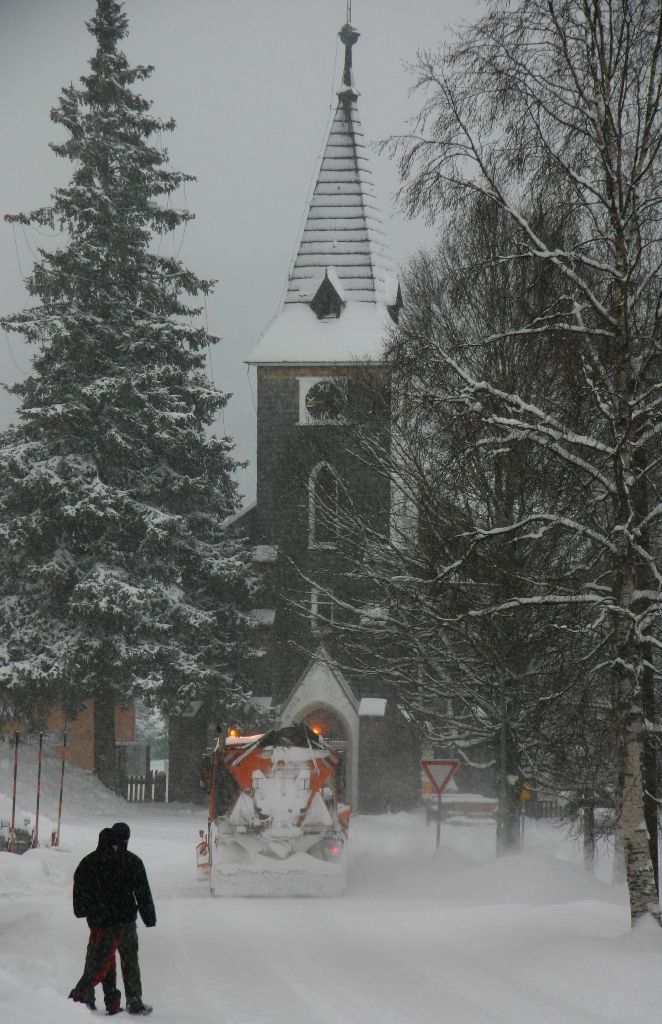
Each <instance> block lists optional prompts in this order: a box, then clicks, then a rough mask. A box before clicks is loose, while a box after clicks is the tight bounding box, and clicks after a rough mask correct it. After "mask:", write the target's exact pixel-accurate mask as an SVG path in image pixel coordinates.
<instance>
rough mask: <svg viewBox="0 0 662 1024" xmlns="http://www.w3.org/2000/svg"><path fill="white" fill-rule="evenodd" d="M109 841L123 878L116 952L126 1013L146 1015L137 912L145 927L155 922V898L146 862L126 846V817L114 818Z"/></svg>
mask: <svg viewBox="0 0 662 1024" xmlns="http://www.w3.org/2000/svg"><path fill="white" fill-rule="evenodd" d="M110 832H111V842H112V844H113V847H114V848H115V849H116V851H117V857H118V859H119V862H120V866H121V872H120V874H121V878H122V892H123V897H122V911H121V916H122V934H121V935H120V937H119V942H118V947H117V949H118V952H119V955H120V963H121V965H122V980H123V982H124V994H125V996H126V1009H127V1012H128V1013H135V1014H141V1015H142V1016H146V1015H147V1014H149V1013H151V1012H152V1007H151V1006H148V1005H147V1004H146V1003H144V1002H143V998H142V979H141V977H140V964H139V961H138V930H137V927H136V920H137V917H138V914H140V917H141V918H142V921H143V924H144V925H145V927H146V928H153V927H154V925H155V924H156V911H155V909H154V900H153V899H152V893H151V890H150V887H149V882H148V881H147V872H146V871H145V865H144V864H143V862H142V860H141V859H140V857H137V856H136V854H135V853H131V851H130V850H128V849H127V847H128V843H129V838H130V836H131V829H130V828H129V826H128V825H127V824H126V822H125V821H116V822H115V824H114V825H113V826H112V828H111V830H110Z"/></svg>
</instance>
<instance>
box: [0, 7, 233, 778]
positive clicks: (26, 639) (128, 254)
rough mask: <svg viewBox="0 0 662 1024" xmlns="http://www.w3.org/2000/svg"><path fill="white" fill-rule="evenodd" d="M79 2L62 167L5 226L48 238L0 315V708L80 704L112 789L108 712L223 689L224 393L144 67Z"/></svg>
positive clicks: (228, 609)
mask: <svg viewBox="0 0 662 1024" xmlns="http://www.w3.org/2000/svg"><path fill="white" fill-rule="evenodd" d="M122 7H123V5H122V4H121V3H119V2H117V0H97V7H96V15H95V17H94V18H93V19H92V20H91V21H90V22H88V23H87V27H88V29H89V31H90V32H91V34H92V35H93V37H94V39H95V41H96V53H95V54H94V56H93V57H92V58H91V60H90V61H89V67H90V73H89V74H88V75H86V76H84V77H82V78H81V79H80V86H79V87H74V86H73V85H71V86H70V87H68V88H65V89H64V90H63V91H62V94H61V96H60V99H59V102H58V105H57V106H56V107H55V108H54V109H53V110H52V112H51V118H52V120H53V121H54V122H55V123H56V124H57V125H59V126H61V127H62V128H63V129H65V131H66V135H67V137H66V140H65V141H64V142H58V143H57V144H51V148H52V149H53V151H54V152H55V153H56V154H57V155H58V156H61V157H64V158H65V159H67V160H70V161H72V163H73V165H74V169H73V173H72V177H71V180H70V183H69V185H68V186H67V187H66V188H58V189H56V190H55V191H54V192H53V193H52V196H51V204H50V205H49V206H47V207H44V208H42V209H38V210H35V211H33V212H32V213H29V214H19V215H12V216H8V217H6V218H5V219H6V220H8V221H10V222H12V221H15V222H18V223H21V224H24V225H36V226H39V227H42V228H43V227H46V228H49V229H54V230H60V231H62V232H63V233H64V237H65V242H64V244H63V245H62V246H61V247H59V248H56V249H54V250H53V251H46V250H44V249H40V250H39V256H38V259H37V261H36V263H35V266H34V268H33V272H32V275H31V276H30V278H29V279H28V281H27V288H28V291H29V293H30V295H31V296H33V297H34V298H35V299H36V302H35V304H34V306H32V307H31V308H28V309H27V310H25V311H23V312H21V313H18V314H16V315H13V316H9V317H7V318H6V319H4V320H3V321H2V322H3V324H4V326H5V327H6V328H7V329H9V330H14V331H18V332H20V333H22V334H23V335H24V336H25V338H26V339H27V341H28V342H31V343H33V344H34V345H35V347H36V355H35V357H34V359H33V364H32V367H33V369H32V373H31V375H30V376H29V377H28V378H27V379H26V380H25V381H23V382H22V383H20V384H18V385H16V386H15V387H14V388H13V389H12V390H13V391H14V393H15V394H16V395H18V396H19V398H20V408H19V415H18V422H17V424H16V425H15V426H14V427H12V428H11V429H10V430H8V431H7V432H6V433H5V435H4V436H3V438H2V454H1V456H0V550H1V553H0V568H1V569H2V579H1V581H0V595H1V597H0V631H1V635H2V646H0V681H1V683H2V689H3V690H4V699H3V702H4V707H5V711H9V712H14V713H16V712H18V713H21V714H23V715H26V716H29V717H33V718H34V715H35V709H42V710H43V709H44V708H47V707H50V706H52V705H53V704H55V703H57V704H59V705H61V706H63V707H64V708H65V709H66V710H67V711H68V712H69V713H75V712H77V711H78V710H80V708H81V706H82V703H83V701H84V700H85V699H87V698H93V699H94V700H95V705H96V729H95V731H96V747H97V761H96V769H97V773H98V774H99V776H100V777H102V778H103V779H104V781H106V782H108V783H109V784H111V785H112V784H113V782H114V772H115V760H114V722H113V714H112V711H113V707H114V705H115V704H116V703H120V704H122V703H126V702H127V701H130V700H131V699H132V698H134V697H138V696H139V697H142V698H143V699H146V700H147V701H148V702H152V703H153V704H155V705H157V706H159V707H160V708H161V709H163V710H166V711H167V710H169V709H172V708H173V707H176V706H178V705H180V704H181V702H186V701H188V700H189V699H191V698H203V699H207V700H210V701H213V702H215V703H217V702H218V701H221V702H224V703H225V704H226V706H232V705H233V703H234V702H236V701H238V700H240V699H241V698H242V686H241V681H240V676H239V664H240V661H241V655H242V652H243V651H244V649H245V634H244V632H243V621H244V619H243V615H242V609H243V608H245V607H246V602H247V600H248V596H249V591H250V578H249V571H248V567H247V556H246V553H245V551H244V549H243V547H242V545H241V543H240V542H239V541H238V540H236V539H233V538H232V537H231V536H229V535H228V533H227V531H226V530H224V528H223V522H224V520H225V519H226V518H227V517H228V516H229V515H231V514H232V513H234V512H235V511H236V510H237V508H238V494H237V489H236V483H235V481H234V479H233V471H234V469H235V468H236V465H237V463H236V462H235V461H234V459H233V458H232V455H231V451H232V444H231V442H230V440H229V439H227V438H218V437H215V436H212V435H211V434H210V433H209V430H208V428H209V427H210V426H211V425H212V424H213V423H214V421H215V419H216V417H217V414H218V413H219V410H221V409H222V408H223V407H224V405H225V404H226V401H227V399H228V396H227V395H225V394H222V393H221V392H219V391H218V390H216V388H215V387H214V386H212V384H211V383H210V381H209V380H208V378H207V376H206V374H205V369H204V367H205V357H206V354H207V349H208V344H209V343H210V342H215V341H216V340H217V339H215V338H210V337H209V336H208V334H207V333H206V331H205V330H204V329H203V328H201V327H199V326H197V325H196V322H195V316H196V314H198V313H199V312H200V310H199V309H198V308H193V307H191V306H190V305H189V304H188V299H189V298H190V297H194V296H198V295H204V294H206V293H208V292H209V290H210V288H211V287H212V284H213V282H211V281H208V280H201V279H200V278H198V277H197V276H196V275H195V274H193V273H192V272H191V271H189V270H188V269H186V267H184V266H183V265H182V263H181V262H180V261H179V260H178V259H177V258H175V257H169V256H166V255H163V254H162V253H161V252H160V251H159V241H160V239H161V237H162V236H163V235H164V234H166V233H168V232H171V231H173V230H174V229H175V228H177V227H178V226H180V225H182V224H184V223H185V222H186V221H187V220H188V219H190V217H191V216H192V215H191V214H190V213H189V212H187V211H186V210H180V209H176V208H175V206H174V205H173V202H172V197H173V196H174V193H176V192H177V190H178V189H179V188H180V186H182V185H183V183H185V182H186V181H191V180H193V179H192V178H191V176H190V175H187V174H183V173H180V172H178V171H174V170H172V169H169V168H168V166H167V164H168V157H167V153H166V151H165V150H164V149H163V148H162V147H161V145H160V139H161V137H162V133H164V132H169V131H171V130H172V129H173V128H174V122H173V121H172V120H170V121H165V122H164V121H163V120H161V119H159V118H157V117H155V116H153V115H152V114H151V113H150V107H151V103H150V102H149V101H148V100H146V99H144V98H143V97H142V96H141V95H139V94H138V93H137V92H136V91H135V90H134V85H135V83H136V82H140V81H142V80H144V79H146V78H148V77H149V75H150V74H151V72H152V70H153V69H152V68H151V67H144V66H136V67H130V66H129V64H128V62H127V59H126V57H125V55H124V53H123V52H122V51H121V49H120V48H119V44H120V42H121V40H122V39H123V38H124V37H125V36H126V34H127V29H128V22H127V18H126V15H125V14H124V12H123V9H122Z"/></svg>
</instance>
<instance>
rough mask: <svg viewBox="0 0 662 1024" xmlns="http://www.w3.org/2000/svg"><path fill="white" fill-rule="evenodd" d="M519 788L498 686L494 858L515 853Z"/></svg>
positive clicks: (503, 702) (513, 749)
mask: <svg viewBox="0 0 662 1024" xmlns="http://www.w3.org/2000/svg"><path fill="white" fill-rule="evenodd" d="M513 780H514V781H513ZM519 789H520V787H519V772H518V768H517V758H516V756H515V745H514V743H513V738H512V734H511V731H510V729H509V728H508V709H507V701H506V688H505V686H502V687H501V728H500V729H499V803H498V805H497V822H496V855H497V857H503V856H504V855H506V854H509V853H516V852H517V851H518V850H519V849H520V822H519V811H520V801H519Z"/></svg>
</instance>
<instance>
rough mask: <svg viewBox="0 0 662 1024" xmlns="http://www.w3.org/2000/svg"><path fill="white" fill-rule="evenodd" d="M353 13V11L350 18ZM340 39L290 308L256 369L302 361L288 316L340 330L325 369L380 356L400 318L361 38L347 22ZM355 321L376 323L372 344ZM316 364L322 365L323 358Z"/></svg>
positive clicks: (261, 347)
mask: <svg viewBox="0 0 662 1024" xmlns="http://www.w3.org/2000/svg"><path fill="white" fill-rule="evenodd" d="M350 10H351V7H350V5H349V4H348V15H349V13H350ZM339 36H340V39H341V42H342V43H343V45H344V48H345V59H344V67H343V75H342V84H341V86H340V88H339V89H338V105H337V107H336V111H335V114H334V117H333V122H332V124H331V128H330V130H329V134H328V137H327V140H326V146H325V149H324V153H323V155H322V160H321V163H320V166H319V171H318V174H317V179H316V183H315V188H314V191H313V195H312V198H311V200H310V204H309V207H308V212H307V217H306V221H305V225H304V229H303V232H302V234H301V239H300V242H299V246H298V250H297V254H296V257H295V259H294V263H293V266H292V269H291V272H290V275H289V279H288V282H287V289H286V293H285V301H284V308H283V310H282V311H281V313H280V314H279V315H278V316H277V317H276V321H275V322H274V323H273V324H272V327H270V328H269V329H268V330H267V331H266V332H265V335H263V337H262V339H261V341H260V343H259V344H258V346H257V349H256V351H255V353H254V357H253V359H254V361H256V362H260V361H261V360H262V357H264V358H267V355H268V353H269V354H271V353H273V355H274V356H275V355H276V349H278V351H279V352H282V353H283V355H284V357H285V358H284V361H296V359H295V351H294V350H295V349H296V350H297V353H298V352H299V346H298V345H295V344H294V341H293V340H292V342H291V343H290V344H286V343H285V339H286V336H287V335H286V330H289V321H288V326H287V328H286V325H285V322H284V319H285V317H286V314H289V313H291V314H292V315H293V314H294V313H295V311H296V314H297V317H302V318H304V319H305V323H308V322H309V320H308V318H310V317H311V316H312V318H313V320H315V318H316V319H317V320H318V321H320V322H324V323H326V324H329V323H330V322H331V321H332V320H333V321H335V322H336V323H337V325H338V328H337V330H334V332H333V344H332V345H331V341H332V337H331V335H329V334H328V332H327V333H325V335H324V337H325V338H326V339H327V340H328V342H329V345H330V348H329V351H328V353H327V354H326V356H325V358H324V359H323V360H322V361H325V362H326V361H328V362H331V361H333V359H334V353H333V352H332V350H331V349H332V348H334V347H335V357H336V358H337V357H339V354H340V352H341V351H342V350H347V351H349V350H350V349H351V350H353V351H354V352H355V353H356V354H358V353H359V352H362V351H363V352H366V353H367V352H368V350H370V351H371V352H374V353H377V352H378V351H379V352H380V353H381V349H382V344H383V337H384V333H385V323H384V319H383V317H384V315H386V316H388V314H390V315H391V316H392V317H393V318H395V317H396V316H397V311H398V309H399V308H400V305H401V299H400V292H399V287H398V282H397V278H396V276H395V273H394V269H393V265H392V262H391V258H390V255H389V252H388V248H387V245H386V238H385V235H384V229H383V227H382V221H381V217H380V213H379V209H378V204H377V197H376V194H375V187H374V184H373V180H372V172H371V170H370V166H369V159H368V149H367V146H366V144H365V141H364V138H363V131H362V128H361V122H360V120H359V113H358V106H357V100H358V97H359V92H358V90H357V89H356V86H355V83H354V74H353V67H352V63H353V61H352V58H353V48H354V46H355V45H356V42H357V40H358V39H359V33H358V32H357V30H356V29H355V28H354V27H353V26H352V24H351V23H350V21H349V17H348V20H347V23H346V24H345V25H343V27H342V28H341V30H340V32H339ZM357 317H358V318H361V320H362V323H367V320H366V318H367V317H369V318H370V323H371V328H370V329H369V330H368V331H367V333H368V334H370V338H368V337H366V336H365V333H366V332H365V330H364V328H363V327H359V326H358V319H357ZM300 326H301V330H297V331H294V332H292V334H291V335H290V337H291V338H292V339H293V338H294V336H295V335H296V336H297V337H300V336H303V332H304V329H305V324H304V322H303V321H302V323H301V325H300ZM309 330H311V331H312V325H311V326H310V328H309ZM313 333H314V332H313ZM281 334H282V335H283V344H282V345H281V344H280V343H279V344H278V345H276V337H280V335H281ZM341 335H342V336H343V337H341ZM359 335H361V336H362V337H360V336H359ZM325 344H326V342H325ZM311 347H312V346H311ZM286 350H287V354H285V351H286ZM375 357H376V356H373V358H375ZM297 358H299V357H297ZM316 358H317V360H318V361H319V358H320V357H319V355H318V356H317V357H316ZM311 359H312V354H311ZM251 361H253V360H251ZM269 361H271V360H269Z"/></svg>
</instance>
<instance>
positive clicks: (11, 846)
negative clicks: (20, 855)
mask: <svg viewBox="0 0 662 1024" xmlns="http://www.w3.org/2000/svg"><path fill="white" fill-rule="evenodd" d="M17 774H18V732H16V734H15V736H14V785H13V788H12V802H11V825H10V828H9V837H8V839H7V853H16V776H17Z"/></svg>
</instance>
